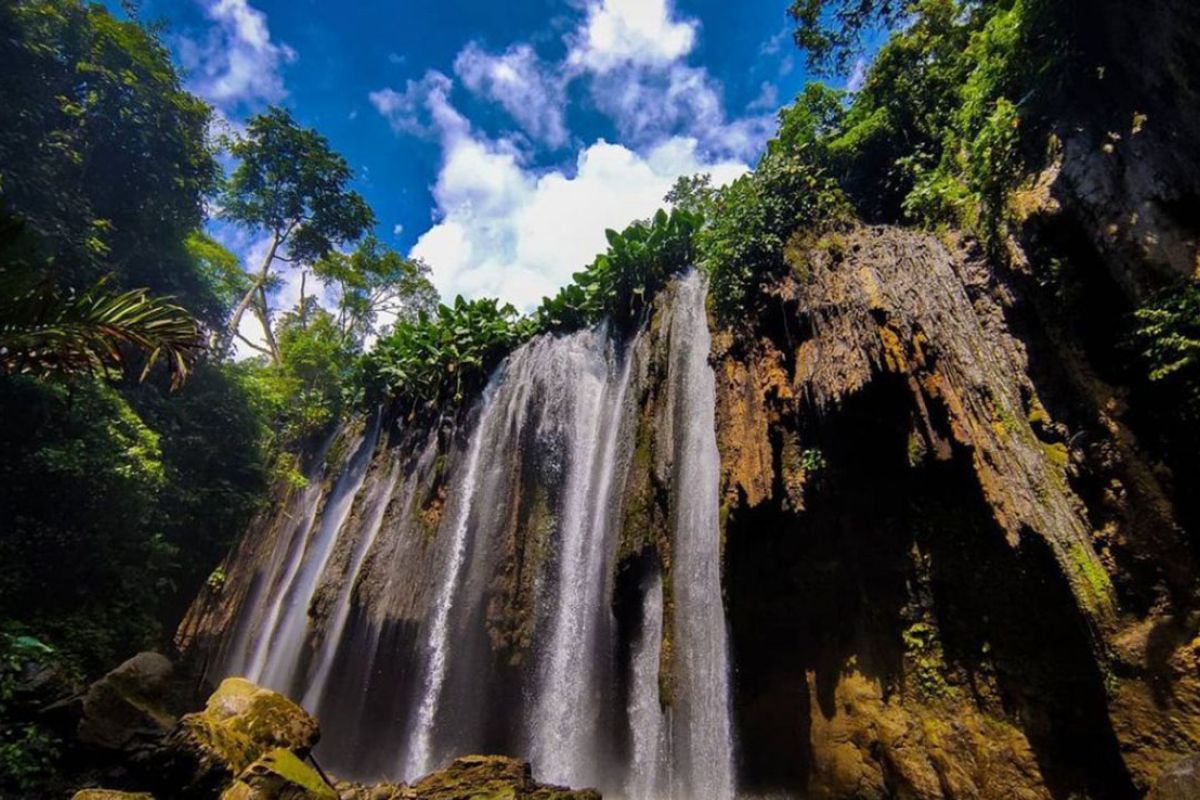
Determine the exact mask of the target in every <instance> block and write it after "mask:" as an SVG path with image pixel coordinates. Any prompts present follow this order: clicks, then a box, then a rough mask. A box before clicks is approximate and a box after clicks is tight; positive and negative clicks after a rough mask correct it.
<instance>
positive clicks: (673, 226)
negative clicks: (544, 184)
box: [537, 208, 703, 331]
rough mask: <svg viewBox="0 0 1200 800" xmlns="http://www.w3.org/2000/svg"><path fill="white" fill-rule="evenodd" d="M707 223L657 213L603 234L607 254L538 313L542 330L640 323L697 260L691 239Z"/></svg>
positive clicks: (677, 213)
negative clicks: (662, 293) (674, 277)
mask: <svg viewBox="0 0 1200 800" xmlns="http://www.w3.org/2000/svg"><path fill="white" fill-rule="evenodd" d="M702 221H703V218H702V216H701V214H700V213H699V212H698V211H693V210H687V209H683V208H676V209H674V210H672V211H671V212H670V213H668V212H666V211H663V210H662V209H659V211H658V212H657V213H656V214H655V215H654V216H653V217H652V218H651V219H650V220H648V221H646V222H635V223H633V224H632V225H630V226H629V227H627V228H626V229H625V230H624V231H621V232H620V233H617V232H616V231H613V230H608V231H605V235H606V236H607V237H608V245H609V247H608V251H607V252H605V253H603V254H601V255H599V256H596V259H595V261H593V262H592V263H591V264H590V265H589V266H588V267H587V268H586V269H584V270H583V271H582V272H577V273H575V275H574V279H575V280H574V283H572V284H570V285H568V286H567V287H566V288H564V289H563V290H562V291H561V292H559V293H558V294H557V295H556V296H555V297H553V298H547V299H546V300H545V301H543V303H542V305H541V308H539V309H538V313H537V327H538V329H539V330H542V331H558V330H571V329H575V328H580V327H583V326H586V325H590V324H594V323H596V322H597V321H599V320H600V319H602V318H605V317H608V318H611V319H612V320H613V321H615V322H616V323H617V324H624V323H628V322H630V321H631V320H633V319H635V318H637V316H638V315H639V314H640V313H641V311H642V309H644V308H645V307H646V305H647V304H648V303H649V301H650V299H651V298H652V297H653V296H654V293H655V292H657V291H658V290H659V289H661V288H662V287H663V286H665V285H666V282H667V281H668V280H669V279H670V277H671V275H673V274H674V273H676V272H678V271H680V270H682V269H684V268H686V267H688V266H691V265H692V264H693V262H694V261H695V256H696V252H695V247H694V244H693V238H694V236H695V234H696V232H697V230H698V229H699V228H700V225H701V223H702Z"/></svg>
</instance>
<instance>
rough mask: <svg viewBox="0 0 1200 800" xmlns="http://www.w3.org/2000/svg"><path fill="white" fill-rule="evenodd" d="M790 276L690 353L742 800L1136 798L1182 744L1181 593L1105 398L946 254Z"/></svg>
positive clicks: (855, 247)
mask: <svg viewBox="0 0 1200 800" xmlns="http://www.w3.org/2000/svg"><path fill="white" fill-rule="evenodd" d="M795 266H796V268H797V269H796V273H797V275H796V277H795V278H793V279H788V280H786V281H784V282H782V283H781V284H780V285H778V286H777V287H775V288H774V290H773V297H774V309H773V314H774V315H775V316H774V318H773V319H772V318H768V319H764V324H763V325H762V326H761V329H760V331H759V332H758V333H757V334H756V335H755V336H753V337H744V336H743V337H738V336H733V335H726V336H725V337H723V339H722V341H721V344H720V346H719V347H718V352H716V353H714V358H715V359H716V363H717V372H718V376H719V379H720V382H719V406H718V408H719V428H720V442H721V447H722V457H723V465H724V469H725V493H726V504H727V508H728V510H729V511H728V518H727V524H726V529H725V535H726V539H727V545H726V548H727V549H726V559H727V562H726V587H727V588H726V591H727V593H728V604H729V610H730V615H731V629H732V631H733V640H734V641H733V648H734V663H735V664H736V669H737V670H738V674H737V694H736V698H735V703H736V706H737V709H738V712H739V722H740V728H739V733H740V737H741V738H740V740H739V742H740V745H741V748H742V760H743V763H742V766H743V775H742V778H743V781H744V782H745V784H746V785H747V786H748V787H752V788H760V789H762V790H764V791H765V790H771V789H776V788H779V787H781V786H785V785H800V786H807V787H808V789H809V791H810V792H811V793H812V795H813V796H815V797H845V798H849V797H893V796H901V797H919V798H941V797H996V798H999V797H1009V796H1016V797H1029V798H1039V797H1068V796H1071V795H1072V794H1075V795H1077V796H1089V797H1133V796H1139V795H1140V794H1141V793H1142V792H1144V791H1146V789H1147V788H1148V787H1150V786H1152V785H1153V783H1154V782H1155V780H1156V778H1157V776H1158V774H1159V772H1160V771H1161V770H1162V769H1163V767H1164V766H1166V765H1168V764H1170V763H1171V762H1172V761H1173V760H1176V759H1178V758H1180V757H1181V756H1183V755H1185V754H1187V753H1189V752H1191V751H1193V750H1194V749H1195V748H1196V747H1197V744H1198V742H1197V736H1198V735H1200V717H1197V712H1198V711H1200V704H1198V701H1200V680H1198V678H1200V676H1198V675H1197V673H1196V671H1195V669H1194V665H1195V658H1196V648H1197V646H1198V645H1200V640H1198V639H1196V625H1195V619H1194V612H1192V611H1191V609H1192V608H1193V607H1194V598H1195V577H1196V573H1195V566H1194V562H1193V559H1192V553H1191V550H1190V548H1189V546H1188V542H1187V539H1186V537H1185V535H1184V533H1183V530H1182V529H1181V527H1180V526H1179V525H1178V524H1177V522H1176V521H1175V519H1174V516H1173V512H1172V505H1171V503H1170V502H1169V501H1168V499H1167V494H1166V492H1165V490H1164V486H1163V485H1162V483H1161V482H1160V480H1159V478H1158V477H1157V476H1160V475H1162V474H1163V473H1162V471H1161V469H1156V468H1155V467H1154V466H1152V465H1151V464H1149V463H1148V462H1147V461H1146V460H1145V458H1144V456H1143V455H1142V454H1141V453H1140V452H1139V449H1138V445H1137V442H1136V439H1135V438H1134V435H1133V434H1132V433H1131V432H1130V430H1129V429H1128V428H1127V427H1125V426H1124V425H1123V424H1122V422H1121V421H1120V420H1119V419H1118V418H1117V415H1116V414H1114V411H1115V410H1116V407H1115V406H1114V405H1113V404H1112V402H1111V399H1112V392H1111V390H1107V389H1106V388H1105V387H1104V386H1103V384H1102V383H1100V382H1099V381H1098V379H1095V378H1094V376H1093V375H1092V374H1091V372H1090V370H1089V367H1088V365H1087V363H1086V358H1085V357H1084V356H1083V355H1082V353H1081V352H1079V351H1077V350H1072V349H1071V348H1070V347H1069V346H1066V345H1065V344H1064V343H1063V342H1061V341H1058V342H1056V341H1055V340H1054V337H1053V335H1048V333H1047V331H1046V329H1045V328H1044V327H1042V326H1041V325H1040V323H1039V320H1038V318H1037V315H1036V313H1035V312H1034V310H1033V309H1032V308H1031V305H1032V304H1031V303H1029V302H1027V301H1026V300H1024V299H1023V292H1024V290H1025V288H1027V287H1025V286H1024V285H1023V283H1022V281H1021V278H1020V276H1019V275H1016V274H1002V273H1001V272H999V271H997V270H994V269H993V268H991V267H989V265H988V264H987V263H986V262H985V261H984V260H983V259H982V258H980V257H979V255H978V254H977V253H975V252H974V251H973V250H972V248H971V246H970V245H969V243H966V242H962V241H957V240H954V239H951V240H949V241H946V242H942V241H938V240H936V239H934V238H932V237H928V236H924V235H918V234H914V233H909V232H904V231H899V230H895V229H886V228H877V229H859V230H856V231H853V232H851V233H849V234H847V235H844V236H837V235H834V236H830V237H826V239H825V240H823V241H822V243H821V244H820V245H819V246H817V247H816V248H814V249H813V250H812V251H810V252H809V254H808V255H807V257H806V258H805V259H804V260H803V263H799V264H796V265H795Z"/></svg>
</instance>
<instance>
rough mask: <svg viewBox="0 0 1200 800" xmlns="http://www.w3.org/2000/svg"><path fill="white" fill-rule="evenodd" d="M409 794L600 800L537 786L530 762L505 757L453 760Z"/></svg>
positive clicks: (422, 798) (420, 799)
mask: <svg viewBox="0 0 1200 800" xmlns="http://www.w3.org/2000/svg"><path fill="white" fill-rule="evenodd" d="M410 791H411V793H412V797H413V798H414V800H600V793H599V792H597V791H595V790H594V789H582V790H572V789H567V788H564V787H561V786H545V785H542V784H538V783H536V782H535V781H534V780H533V770H532V769H531V768H530V766H529V762H527V761H519V760H517V759H515V758H508V757H506V756H464V757H462V758H458V759H455V760H454V762H453V763H451V764H450V766H448V767H446V768H445V769H442V770H439V771H437V772H434V773H433V774H431V775H426V776H425V777H424V778H421V779H420V780H419V781H417V782H416V783H414V784H413V786H412V788H411V790H410Z"/></svg>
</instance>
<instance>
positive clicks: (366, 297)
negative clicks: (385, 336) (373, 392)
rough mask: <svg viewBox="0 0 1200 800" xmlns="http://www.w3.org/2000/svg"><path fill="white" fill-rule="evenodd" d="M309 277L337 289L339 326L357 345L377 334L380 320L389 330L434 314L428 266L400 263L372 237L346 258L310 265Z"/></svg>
mask: <svg viewBox="0 0 1200 800" xmlns="http://www.w3.org/2000/svg"><path fill="white" fill-rule="evenodd" d="M313 274H314V275H316V276H317V277H318V278H319V279H320V280H321V281H322V282H323V283H324V284H325V285H326V286H327V287H328V286H333V287H335V288H336V289H337V292H338V299H337V304H338V305H337V322H338V326H339V327H340V328H341V330H342V332H343V333H345V334H346V335H348V336H351V337H353V338H354V339H355V340H356V341H358V342H359V343H360V344H362V343H363V342H364V340H365V339H366V338H367V337H370V336H378V335H379V334H380V333H381V329H380V325H379V320H380V318H381V317H382V318H384V319H386V320H388V325H392V324H395V323H397V322H412V321H414V320H416V319H417V317H419V316H420V315H421V314H422V313H425V314H432V313H433V312H434V311H435V310H436V309H437V304H438V293H437V289H435V288H433V284H432V283H430V281H429V266H428V265H426V264H425V263H424V262H422V261H420V260H419V259H408V258H404V257H403V256H401V255H400V254H399V253H397V252H396V251H395V250H393V249H391V248H390V247H388V246H387V245H385V244H383V243H382V242H380V241H379V240H378V239H377V238H375V237H374V236H367V237H366V238H364V239H363V240H362V241H361V242H360V243H359V245H358V247H356V248H355V249H354V251H353V252H351V253H349V254H346V253H340V252H338V251H333V252H331V253H329V255H327V256H326V257H325V258H322V259H321V260H320V261H318V262H316V263H315V264H314V265H313ZM303 316H304V317H305V318H307V314H306V313H304V314H303ZM385 327H386V326H385Z"/></svg>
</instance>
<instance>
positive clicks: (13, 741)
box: [0, 632, 60, 796]
mask: <svg viewBox="0 0 1200 800" xmlns="http://www.w3.org/2000/svg"><path fill="white" fill-rule="evenodd" d="M55 657H56V654H55V652H54V649H53V648H52V647H50V646H48V645H47V644H45V643H44V642H42V641H40V640H38V639H36V638H34V637H32V636H24V635H14V634H12V633H7V632H0V794H3V793H4V791H5V790H6V789H11V790H16V791H19V792H21V794H22V795H23V796H27V793H29V792H31V791H33V790H34V789H36V788H38V787H39V786H40V785H41V784H42V782H43V780H44V779H45V777H46V775H47V774H49V773H50V772H51V771H52V770H53V769H54V766H55V763H56V762H57V759H58V755H59V745H60V742H59V741H58V739H57V738H56V737H55V736H54V735H53V734H51V733H49V732H48V731H46V730H44V729H42V727H41V726H39V725H38V724H37V723H36V721H34V720H33V719H31V718H30V717H31V716H32V714H31V713H30V712H33V711H35V709H31V708H22V706H23V705H27V704H28V702H27V701H28V700H29V698H22V697H20V696H19V692H20V681H21V677H22V674H23V673H24V672H25V671H26V670H27V669H28V668H30V667H31V666H34V665H38V664H40V663H42V662H45V661H47V660H49V659H53V658H55ZM33 699H34V700H36V698H33Z"/></svg>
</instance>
